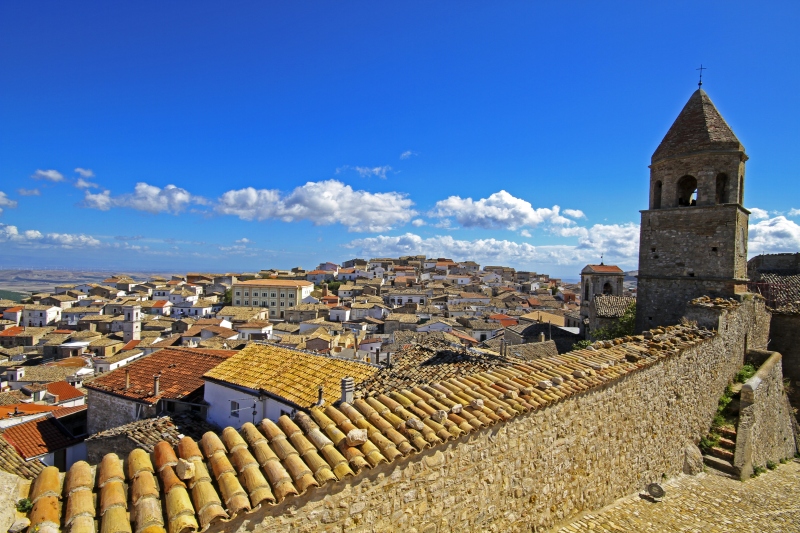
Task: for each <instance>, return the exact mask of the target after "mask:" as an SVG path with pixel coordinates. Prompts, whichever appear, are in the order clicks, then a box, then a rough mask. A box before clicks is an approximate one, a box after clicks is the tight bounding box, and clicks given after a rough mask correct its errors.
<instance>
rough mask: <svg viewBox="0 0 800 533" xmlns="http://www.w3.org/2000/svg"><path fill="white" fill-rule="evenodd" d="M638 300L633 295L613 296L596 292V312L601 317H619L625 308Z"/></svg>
mask: <svg viewBox="0 0 800 533" xmlns="http://www.w3.org/2000/svg"><path fill="white" fill-rule="evenodd" d="M635 302H636V298H634V297H632V296H612V295H610V294H596V295H595V296H594V308H595V313H596V314H597V316H598V317H601V318H619V317H621V316H622V315H624V314H625V310H626V309H628V307H629V306H630V305H631V304H632V303H635Z"/></svg>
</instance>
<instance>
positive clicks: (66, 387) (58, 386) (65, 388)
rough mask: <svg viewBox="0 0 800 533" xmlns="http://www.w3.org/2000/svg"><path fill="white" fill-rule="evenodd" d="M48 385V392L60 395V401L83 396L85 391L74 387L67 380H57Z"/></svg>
mask: <svg viewBox="0 0 800 533" xmlns="http://www.w3.org/2000/svg"><path fill="white" fill-rule="evenodd" d="M46 387H47V392H49V393H50V394H53V395H56V396H58V401H59V402H65V401H67V400H73V399H75V398H82V397H83V393H82V392H81V391H80V390H78V389H77V388H75V387H73V386H72V385H70V384H69V383H67V382H66V381H56V382H53V383H48V384H47V385H46Z"/></svg>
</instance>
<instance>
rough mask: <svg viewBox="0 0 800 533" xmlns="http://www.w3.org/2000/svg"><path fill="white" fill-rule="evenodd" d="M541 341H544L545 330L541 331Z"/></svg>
mask: <svg viewBox="0 0 800 533" xmlns="http://www.w3.org/2000/svg"><path fill="white" fill-rule="evenodd" d="M539 342H544V331H542V332H541V333H539Z"/></svg>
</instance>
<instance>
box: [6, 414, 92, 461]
mask: <svg viewBox="0 0 800 533" xmlns="http://www.w3.org/2000/svg"><path fill="white" fill-rule="evenodd" d="M3 437H4V438H5V439H6V441H7V442H8V443H9V444H10V445H11V446H13V447H14V449H15V450H17V453H19V454H20V455H21V456H22V458H23V459H26V460H27V459H32V458H33V457H39V456H40V455H44V454H46V453H50V452H54V451H57V450H61V449H64V448H67V447H69V446H72V445H73V444H77V443H79V442H80V441H81V439H76V438H75V437H73V436H71V435H70V434H69V433H67V432H66V430H64V429H63V428H62V427H61V425H60V424H59V423H58V422H56V420H55V419H54V418H50V417H48V418H38V419H36V420H31V421H30V422H23V423H22V424H17V425H16V426H11V427H9V428H6V430H5V431H4V432H3Z"/></svg>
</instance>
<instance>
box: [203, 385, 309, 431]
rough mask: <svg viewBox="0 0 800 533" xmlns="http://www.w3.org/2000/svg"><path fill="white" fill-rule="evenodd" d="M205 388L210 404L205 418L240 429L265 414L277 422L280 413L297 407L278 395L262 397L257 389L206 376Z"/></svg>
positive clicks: (217, 423)
mask: <svg viewBox="0 0 800 533" xmlns="http://www.w3.org/2000/svg"><path fill="white" fill-rule="evenodd" d="M203 390H204V392H203V399H204V400H205V401H206V403H207V404H208V406H209V407H208V414H207V415H206V419H207V420H208V421H209V422H211V423H212V424H216V425H217V426H219V427H226V426H232V427H234V428H236V429H239V428H240V427H242V425H243V424H244V423H245V422H251V423H253V422H255V423H256V424H257V423H258V422H259V421H261V420H263V419H264V418H269V419H270V420H272V421H273V422H277V421H278V418H280V417H281V415H290V414H291V413H292V411H293V410H294V409H295V407H294V406H292V405H289V404H287V403H284V402H281V401H280V400H277V399H275V398H272V397H267V396H261V397H259V395H258V393H257V392H256V391H254V390H251V389H245V388H238V387H237V388H235V389H234V388H232V387H227V386H225V385H222V384H220V383H217V382H214V381H208V380H207V381H206V384H205V387H204V388H203ZM253 411H255V413H256V414H255V415H253Z"/></svg>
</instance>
